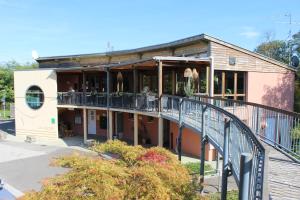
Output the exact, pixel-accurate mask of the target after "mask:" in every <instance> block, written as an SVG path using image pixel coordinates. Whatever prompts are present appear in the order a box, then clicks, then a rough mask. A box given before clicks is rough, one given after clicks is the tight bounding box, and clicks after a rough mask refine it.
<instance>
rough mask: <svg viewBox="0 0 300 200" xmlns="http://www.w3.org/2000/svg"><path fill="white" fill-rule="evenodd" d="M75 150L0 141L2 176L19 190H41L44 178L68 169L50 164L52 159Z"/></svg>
mask: <svg viewBox="0 0 300 200" xmlns="http://www.w3.org/2000/svg"><path fill="white" fill-rule="evenodd" d="M73 151H74V150H73V149H70V148H62V147H55V146H46V145H36V144H28V143H21V142H11V141H0V152H1V156H0V177H1V178H2V179H3V180H4V181H5V182H7V183H8V184H9V185H11V186H13V187H14V188H16V189H17V190H20V191H22V192H26V191H29V190H40V189H41V186H42V184H41V182H42V180H44V179H46V178H48V177H53V176H55V175H58V174H62V173H65V172H67V171H68V169H66V168H62V167H54V166H50V165H49V164H50V163H51V161H52V159H53V158H55V157H58V156H61V155H65V154H71V153H72V152H73Z"/></svg>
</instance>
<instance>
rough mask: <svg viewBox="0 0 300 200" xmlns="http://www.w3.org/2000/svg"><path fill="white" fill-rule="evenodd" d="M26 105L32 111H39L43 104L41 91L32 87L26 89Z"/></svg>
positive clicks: (36, 87)
mask: <svg viewBox="0 0 300 200" xmlns="http://www.w3.org/2000/svg"><path fill="white" fill-rule="evenodd" d="M26 103H27V105H28V106H29V107H30V108H32V109H35V110H36V109H39V108H40V107H42V105H43V103H44V92H43V90H42V89H41V88H40V87H38V86H36V85H34V86H31V87H29V88H28V90H27V91H26Z"/></svg>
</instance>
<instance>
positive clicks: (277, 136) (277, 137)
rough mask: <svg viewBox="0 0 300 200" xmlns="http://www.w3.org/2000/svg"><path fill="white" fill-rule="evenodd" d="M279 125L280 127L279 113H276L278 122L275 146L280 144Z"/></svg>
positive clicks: (276, 124) (276, 123)
mask: <svg viewBox="0 0 300 200" xmlns="http://www.w3.org/2000/svg"><path fill="white" fill-rule="evenodd" d="M278 127H279V113H276V122H275V133H276V140H275V146H277V145H280V140H279V130H278Z"/></svg>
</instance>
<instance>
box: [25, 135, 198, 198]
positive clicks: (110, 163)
mask: <svg viewBox="0 0 300 200" xmlns="http://www.w3.org/2000/svg"><path fill="white" fill-rule="evenodd" d="M91 149H93V150H95V151H97V152H99V153H100V152H101V153H103V152H109V153H113V154H115V155H117V157H118V158H119V159H112V160H105V159H102V158H101V157H88V156H82V155H78V154H76V155H71V156H65V157H61V158H59V159H56V160H55V161H54V164H55V165H59V166H63V167H68V168H71V170H70V171H69V172H68V173H66V174H64V175H60V176H58V177H55V178H51V179H49V180H47V181H45V183H44V186H43V188H42V190H41V191H40V192H29V193H27V194H25V196H24V197H23V198H22V199H25V200H27V199H33V200H35V199H36V200H37V199H45V200H48V199H49V200H50V199H51V200H58V199H62V200H64V199H100V200H102V199H103V200H104V199H110V200H118V199H126V200H127V199H145V200H146V199H157V200H165V199H166V200H168V199H178V200H180V199H186V200H188V199H200V197H199V196H198V195H197V193H196V191H195V185H194V183H193V182H191V177H190V175H189V172H188V170H187V169H186V168H185V167H184V166H183V165H181V164H180V163H179V162H178V161H177V160H176V157H175V156H174V155H173V154H172V153H170V152H169V151H167V150H165V149H163V148H159V147H154V148H150V149H144V148H142V147H141V146H136V147H133V146H127V145H126V144H125V143H123V142H120V141H109V142H107V143H104V144H95V145H94V146H93V147H92V148H91Z"/></svg>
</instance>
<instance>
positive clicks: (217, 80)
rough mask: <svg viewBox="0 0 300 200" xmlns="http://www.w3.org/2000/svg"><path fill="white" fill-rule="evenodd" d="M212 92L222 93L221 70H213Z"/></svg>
mask: <svg viewBox="0 0 300 200" xmlns="http://www.w3.org/2000/svg"><path fill="white" fill-rule="evenodd" d="M214 94H222V72H221V71H215V76H214Z"/></svg>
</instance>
